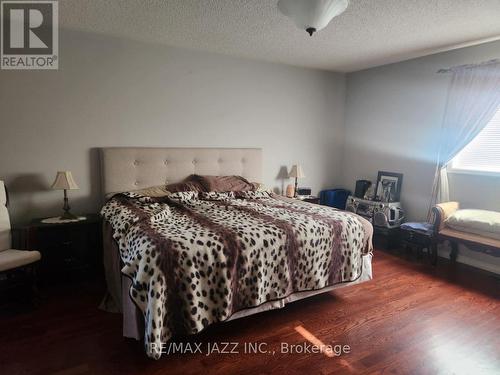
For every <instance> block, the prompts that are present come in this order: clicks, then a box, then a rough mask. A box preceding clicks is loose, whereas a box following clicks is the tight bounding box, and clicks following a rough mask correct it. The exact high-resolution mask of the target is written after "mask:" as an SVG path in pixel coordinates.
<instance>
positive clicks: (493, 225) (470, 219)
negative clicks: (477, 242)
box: [445, 209, 500, 239]
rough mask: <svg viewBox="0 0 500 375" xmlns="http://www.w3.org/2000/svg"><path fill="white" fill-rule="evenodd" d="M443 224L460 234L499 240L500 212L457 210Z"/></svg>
mask: <svg viewBox="0 0 500 375" xmlns="http://www.w3.org/2000/svg"><path fill="white" fill-rule="evenodd" d="M445 224H446V226H448V227H450V228H452V229H455V230H459V231H461V232H469V233H474V234H479V235H481V236H485V237H490V238H495V239H500V212H496V211H487V210H472V209H465V210H457V211H456V212H455V213H454V214H453V215H451V216H450V217H449V218H448V219H446V221H445Z"/></svg>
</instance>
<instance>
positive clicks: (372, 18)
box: [59, 0, 500, 72]
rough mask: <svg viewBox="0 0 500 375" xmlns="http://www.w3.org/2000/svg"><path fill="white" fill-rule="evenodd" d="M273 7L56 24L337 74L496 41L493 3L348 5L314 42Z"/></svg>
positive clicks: (367, 0) (98, 3) (80, 0)
mask: <svg viewBox="0 0 500 375" xmlns="http://www.w3.org/2000/svg"><path fill="white" fill-rule="evenodd" d="M277 1H278V0H64V1H60V2H59V3H60V10H59V13H60V15H59V17H60V24H61V27H65V28H70V29H77V30H83V31H88V32H95V33H102V34H107V35H113V36H120V37H125V38H131V39H134V40H139V41H146V42H152V43H162V44H166V45H172V46H178V47H185V48H191V49H198V50H205V51H211V52H218V53H223V54H227V55H232V56H239V57H246V58H252V59H258V60H265V61H272V62H279V63H285V64H291V65H296V66H304V67H310V68H319V69H327V70H333V71H341V72H350V71H355V70H360V69H365V68H369V67H373V66H377V65H382V64H387V63H392V62H397V61H402V60H406V59H409V58H414V57H418V56H424V55H428V54H432V53H435V52H440V51H443V50H447V49H452V48H456V47H460V46H463V45H469V44H476V43H480V42H483V41H486V40H493V39H497V38H500V0H351V1H350V6H349V7H348V9H347V11H346V12H345V13H343V14H342V15H340V16H339V17H337V18H334V19H333V21H332V22H331V23H330V24H329V25H328V26H327V27H326V28H325V29H324V30H322V31H320V32H318V33H317V34H315V35H314V36H313V37H309V35H307V34H306V32H305V31H302V30H299V29H297V28H296V27H295V25H294V23H293V22H292V21H291V20H290V19H288V18H287V17H285V16H283V15H282V14H281V13H279V12H278V10H277V7H276V3H277ZM499 54H500V51H499Z"/></svg>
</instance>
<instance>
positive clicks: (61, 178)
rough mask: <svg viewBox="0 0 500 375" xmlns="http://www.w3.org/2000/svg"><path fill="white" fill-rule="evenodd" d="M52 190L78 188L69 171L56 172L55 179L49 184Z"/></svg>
mask: <svg viewBox="0 0 500 375" xmlns="http://www.w3.org/2000/svg"><path fill="white" fill-rule="evenodd" d="M51 188H52V189H54V190H77V189H80V188H79V187H78V185H77V184H76V182H75V180H74V179H73V175H72V174H71V172H70V171H60V172H57V175H56V179H55V180H54V183H53V184H52V186H51Z"/></svg>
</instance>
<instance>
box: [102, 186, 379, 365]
mask: <svg viewBox="0 0 500 375" xmlns="http://www.w3.org/2000/svg"><path fill="white" fill-rule="evenodd" d="M101 214H102V215H103V217H104V219H105V220H107V221H108V222H109V223H110V224H111V227H112V230H113V238H114V239H115V240H116V241H117V244H118V247H119V249H120V256H121V259H122V261H123V264H124V267H123V269H122V273H123V274H125V275H126V276H128V277H130V278H131V279H132V287H131V290H130V296H131V298H132V299H133V301H134V302H135V303H136V305H137V306H138V307H139V308H140V310H141V311H142V312H143V314H144V319H145V336H144V342H145V346H146V352H147V354H148V356H150V357H152V358H156V359H157V358H159V357H160V356H161V344H162V343H165V342H166V341H168V340H169V339H170V338H171V337H172V336H173V335H175V334H194V333H197V332H199V331H201V330H202V329H204V328H205V327H207V326H208V325H210V324H213V323H215V322H220V321H224V320H226V319H228V318H229V317H230V316H231V315H232V314H233V313H235V312H237V311H240V310H242V309H247V308H252V307H256V306H258V305H261V304H263V303H265V302H268V301H272V300H277V299H281V298H284V297H286V296H288V295H290V294H291V293H294V292H300V291H310V290H317V289H321V288H324V287H327V286H330V285H333V284H337V283H342V282H349V281H354V280H356V279H357V278H358V277H359V276H360V275H361V272H362V264H363V262H362V256H363V255H364V253H366V252H367V251H369V250H370V249H369V248H368V247H367V238H366V236H367V234H366V231H365V230H364V228H363V223H362V220H363V219H361V218H359V217H358V216H356V215H354V214H351V213H346V212H342V211H339V210H336V209H333V208H330V207H326V206H319V205H314V204H310V203H304V202H300V201H295V200H286V199H282V198H279V197H278V196H277V195H274V194H273V193H270V192H262V191H249V192H228V193H214V192H210V193H203V192H202V193H196V192H182V193H174V194H171V195H169V196H168V197H148V196H144V195H141V194H137V193H123V194H119V195H117V196H115V197H113V198H112V199H111V200H109V201H108V202H107V203H106V205H105V206H104V207H103V209H102V212H101Z"/></svg>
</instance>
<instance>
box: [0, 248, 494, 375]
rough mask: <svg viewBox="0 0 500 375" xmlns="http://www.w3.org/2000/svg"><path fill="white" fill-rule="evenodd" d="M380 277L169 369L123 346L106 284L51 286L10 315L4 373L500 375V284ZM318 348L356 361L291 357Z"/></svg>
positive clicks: (262, 321) (451, 276) (247, 325)
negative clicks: (232, 346) (331, 347)
mask: <svg viewBox="0 0 500 375" xmlns="http://www.w3.org/2000/svg"><path fill="white" fill-rule="evenodd" d="M373 267H374V280H373V281H371V282H369V283H365V284H361V285H358V286H353V287H348V288H344V289H341V290H338V291H336V292H333V293H329V294H324V295H320V296H317V297H314V298H311V299H309V300H304V301H300V302H296V303H294V304H291V305H288V306H287V307H286V308H285V309H282V310H278V311H271V312H267V313H263V314H259V315H255V316H252V317H248V318H244V319H242V320H237V321H233V322H229V323H226V324H220V325H217V326H215V327H211V328H209V329H208V330H207V331H206V332H203V333H202V334H200V335H198V336H195V337H192V338H190V339H189V341H188V342H189V343H192V344H193V345H194V344H195V343H202V345H203V350H204V353H203V354H184V355H181V354H177V355H171V356H164V357H163V358H162V359H161V360H159V361H153V360H150V359H148V358H147V357H146V356H145V354H144V352H143V350H142V347H141V345H140V344H138V343H137V342H134V341H133V340H126V339H123V338H122V337H121V321H120V315H116V314H109V313H105V312H102V311H99V310H97V308H96V306H97V304H98V302H99V299H100V297H101V294H102V290H101V286H99V285H97V284H96V283H87V284H79V285H69V286H64V287H57V288H49V289H46V290H45V291H44V293H45V300H44V301H43V303H42V305H41V306H40V307H39V308H38V309H37V310H35V311H31V312H24V313H16V314H12V313H8V312H5V311H4V312H2V313H1V316H0V374H9V375H14V374H59V375H61V374H67V375H69V374H75V375H79V374H196V373H205V374H208V373H217V374H225V373H227V374H252V375H253V374H262V373H283V374H294V373H296V374H303V373H306V374H333V373H335V374H339V373H390V374H393V373H394V374H482V373H485V374H487V373H491V374H499V373H500V282H499V280H498V279H495V278H493V277H492V276H491V275H488V274H485V273H482V272H476V271H474V270H473V269H470V268H468V267H464V266H456V267H450V266H449V265H448V264H447V263H445V262H441V263H440V265H439V266H438V267H437V268H433V267H431V266H428V265H424V264H419V263H416V262H414V261H413V262H412V261H408V260H405V259H402V258H401V257H399V256H396V255H392V254H388V253H384V252H381V251H376V252H375V258H374V263H373ZM297 327H300V328H297ZM309 334H311V335H312V336H313V338H311V337H310V336H309ZM304 336H307V338H305V337H304ZM307 339H313V340H320V341H321V342H323V343H324V344H327V345H328V344H342V345H349V346H350V348H351V351H350V353H348V354H342V355H341V356H338V357H337V356H333V357H332V356H330V357H329V356H327V355H326V354H327V353H323V354H321V353H317V354H283V353H280V346H281V343H282V342H283V343H288V344H301V343H304V342H307ZM213 342H217V343H221V342H239V343H240V346H239V350H240V351H242V350H243V348H244V347H243V345H244V343H245V342H261V343H265V344H266V345H267V346H266V350H268V351H270V352H272V351H275V354H274V355H273V354H272V353H266V354H212V355H209V356H206V345H207V344H208V343H213Z"/></svg>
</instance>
